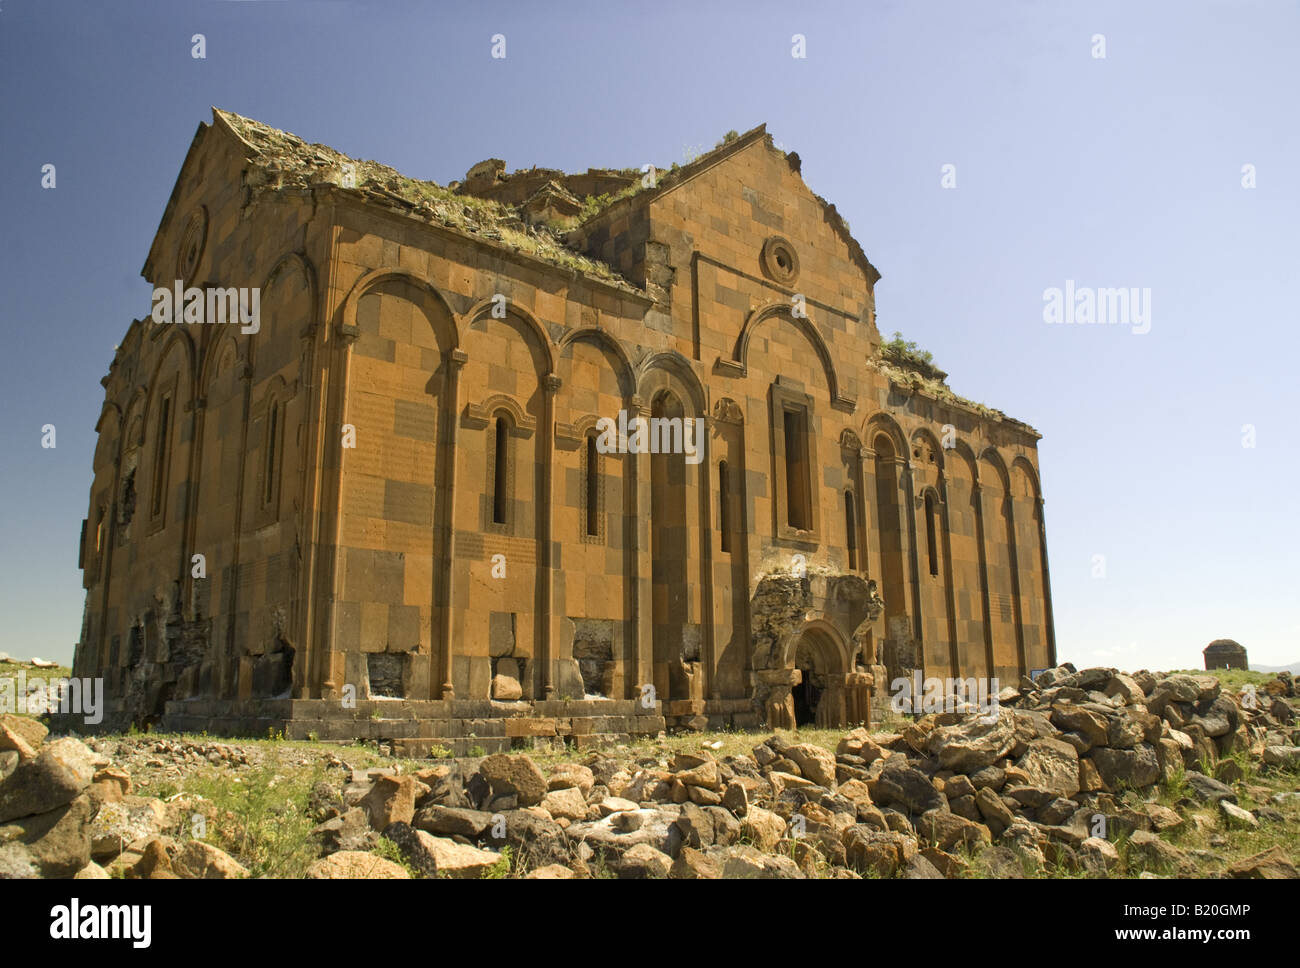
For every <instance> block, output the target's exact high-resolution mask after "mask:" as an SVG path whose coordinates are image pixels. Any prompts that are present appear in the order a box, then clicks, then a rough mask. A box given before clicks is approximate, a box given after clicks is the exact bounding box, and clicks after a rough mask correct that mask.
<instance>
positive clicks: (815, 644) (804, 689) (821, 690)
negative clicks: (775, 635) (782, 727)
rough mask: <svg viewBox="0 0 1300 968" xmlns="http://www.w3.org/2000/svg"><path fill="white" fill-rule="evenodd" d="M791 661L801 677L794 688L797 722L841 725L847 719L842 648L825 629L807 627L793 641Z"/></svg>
mask: <svg viewBox="0 0 1300 968" xmlns="http://www.w3.org/2000/svg"><path fill="white" fill-rule="evenodd" d="M791 661H792V663H793V666H794V668H796V669H798V670H799V673H800V681H799V682H798V683H797V684H796V685H795V686H794V687H793V689H792V690H791V698H792V699H793V700H794V724H795V726H796V727H799V726H822V727H827V726H838V725H840V724H841V723H842V722H843V721H844V675H845V672H846V671H847V670H846V669H845V667H844V656H843V650H842V649H841V648H840V647H839V645H838V644H837V643H836V642H835V640H834V638H833V637H832V636H831V634H830V633H828V632H827V631H826V630H824V629H822V628H818V627H812V628H807V629H804V631H803V632H802V633H800V635H799V636H798V638H797V639H795V641H794V642H793V643H792V648H791Z"/></svg>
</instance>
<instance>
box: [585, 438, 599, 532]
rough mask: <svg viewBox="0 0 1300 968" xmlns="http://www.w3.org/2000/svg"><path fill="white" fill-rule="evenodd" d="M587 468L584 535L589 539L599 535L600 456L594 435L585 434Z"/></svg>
mask: <svg viewBox="0 0 1300 968" xmlns="http://www.w3.org/2000/svg"><path fill="white" fill-rule="evenodd" d="M586 458H587V466H586V467H585V468H584V469H583V470H584V474H583V482H584V485H585V489H586V492H587V493H586V497H587V501H586V515H585V518H586V521H585V523H584V528H583V530H584V533H585V534H586V535H587V537H589V538H595V537H598V536H599V535H600V455H599V453H598V452H597V450H596V434H595V432H594V431H592V432H591V433H588V434H587V454H586Z"/></svg>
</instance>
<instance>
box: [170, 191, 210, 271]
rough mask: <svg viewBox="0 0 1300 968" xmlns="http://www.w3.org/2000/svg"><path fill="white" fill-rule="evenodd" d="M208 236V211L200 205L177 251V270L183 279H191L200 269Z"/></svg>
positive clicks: (182, 236)
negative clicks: (200, 261)
mask: <svg viewBox="0 0 1300 968" xmlns="http://www.w3.org/2000/svg"><path fill="white" fill-rule="evenodd" d="M207 238H208V213H207V210H206V209H204V208H203V207H201V206H200V207H199V209H198V210H197V211H196V212H195V213H194V214H193V215H191V216H190V220H189V222H188V223H186V225H185V231H184V232H183V233H182V234H181V244H180V248H179V249H178V250H177V253H176V271H177V272H178V273H179V277H180V278H181V279H184V280H186V281H189V280H190V279H193V278H194V276H195V274H196V273H197V272H198V271H199V260H201V259H202V258H203V245H204V243H205V242H206V241H207Z"/></svg>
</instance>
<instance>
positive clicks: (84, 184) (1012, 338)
mask: <svg viewBox="0 0 1300 968" xmlns="http://www.w3.org/2000/svg"><path fill="white" fill-rule="evenodd" d="M196 33H202V34H203V35H204V37H205V42H206V51H205V53H206V58H204V59H201V60H200V59H195V58H194V57H192V56H191V52H192V41H191V38H192V36H193V35H194V34H196ZM494 34H503V35H505V38H506V57H505V58H504V59H494V58H493V57H492V56H491V47H492V37H493V35H494ZM795 34H802V35H803V36H804V38H805V45H806V47H805V52H806V56H805V57H803V58H796V57H793V56H791V54H792V46H793V44H792V38H793V36H794V35H795ZM1098 34H1100V35H1102V37H1103V38H1104V47H1105V49H1104V54H1105V56H1104V57H1099V56H1095V55H1096V54H1098V53H1100V52H1101V49H1100V46H1099V42H1098V40H1097V39H1095V35H1098ZM1298 53H1300V12H1298V10H1297V6H1296V4H1294V3H1280V2H1261V3H1251V2H1240V3H1202V2H1181V0H1180V2H1143V3H1137V4H1135V3H1131V2H1119V3H1087V4H1084V3H1066V2H1059V3H1058V2H1053V3H1020V2H1008V0H999V2H996V3H983V2H971V0H960V2H953V3H947V2H914V3H902V2H899V3H876V2H848V3H843V4H833V3H820V2H819V3H788V2H785V3H770V2H762V0H757V2H755V0H751V2H743V3H741V2H734V3H733V2H709V3H702V2H698V0H696V2H690V3H684V2H676V0H669V2H656V3H654V4H637V3H627V4H624V3H614V2H602V3H543V2H540V0H531V2H523V3H507V2H494V3H485V4H480V3H461V4H442V3H355V2H320V3H308V2H301V0H284V2H274V0H261V2H259V0H248V2H230V0H202V2H188V0H180V2H157V3H154V2H121V3H103V2H101V0H96V2H85V3H81V2H76V3H74V2H64V0H39V2H38V0H0V80H3V83H2V84H0V213H2V215H3V224H4V231H3V234H2V236H0V238H2V239H3V246H4V249H3V258H2V259H0V325H3V334H4V344H3V345H4V352H3V353H0V401H2V402H3V406H4V411H3V419H0V630H2V631H0V651H6V652H10V653H12V654H14V655H17V656H22V657H27V656H31V655H33V654H35V655H40V656H42V657H44V658H57V659H63V660H67V659H69V658H70V657H71V655H72V649H73V645H74V643H75V642H76V639H77V637H78V634H79V631H80V625H81V616H82V606H83V601H84V593H83V592H82V590H81V579H80V572H79V571H78V569H77V567H76V565H77V548H78V540H79V533H80V527H81V520H82V518H83V517H85V516H86V514H87V504H88V500H89V497H88V494H89V486H90V479H91V475H90V472H91V457H92V454H93V449H94V442H95V434H94V429H93V428H94V424H95V421H96V419H97V417H98V415H99V411H100V406H101V404H102V402H103V390H102V388H101V387H100V385H99V380H100V378H101V377H102V376H103V375H104V374H105V373H107V370H108V365H109V362H110V361H111V360H112V356H113V349H114V346H115V344H116V343H117V342H118V341H119V340H120V339H121V338H122V336H123V334H124V333H125V332H126V329H127V326H128V325H129V324H130V321H131V320H132V318H134V317H140V316H144V315H146V314H147V312H148V310H149V288H148V286H147V284H146V283H145V282H144V280H143V279H141V278H140V275H139V271H140V267H141V266H142V265H143V263H144V260H145V256H146V254H147V252H148V249H149V245H150V243H151V241H152V239H153V234H154V232H155V231H156V229H157V227H158V222H159V220H160V219H161V217H162V212H163V208H164V206H165V205H166V202H167V198H168V195H169V194H170V192H171V189H172V185H173V183H174V181H175V178H176V175H177V172H178V171H179V169H180V165H181V162H182V160H183V159H184V157H185V152H186V150H187V148H188V147H189V144H190V140H191V138H192V137H193V135H194V132H195V130H196V128H197V126H198V125H199V124H200V123H201V122H204V121H208V120H210V118H211V114H210V110H209V106H211V105H215V106H218V107H222V108H226V109H229V110H232V111H236V112H238V113H240V114H245V115H248V116H250V117H253V118H256V119H258V120H261V121H264V122H267V123H268V124H271V125H274V126H276V127H279V128H284V129H286V130H289V131H292V132H294V133H295V134H297V135H299V136H301V137H303V138H305V139H306V140H307V141H314V142H321V143H324V144H328V145H331V146H333V147H335V148H338V149H339V150H341V151H344V152H347V153H348V154H351V155H354V156H357V157H360V158H367V159H374V160H377V161H381V162H384V163H385V164H389V165H391V166H393V167H395V168H397V169H398V170H399V171H402V172H404V173H406V174H409V175H411V176H414V177H417V178H427V179H433V180H435V181H438V182H440V183H443V184H445V183H447V182H448V181H451V180H453V179H457V178H461V177H463V175H464V173H465V172H466V170H467V169H468V168H469V167H470V165H472V164H473V163H475V162H477V161H480V160H482V159H484V158H489V157H497V158H504V159H505V160H506V162H507V166H508V168H509V169H511V170H513V169H515V168H525V167H529V166H531V165H534V164H537V165H544V166H549V167H557V168H564V169H568V170H585V169H586V168H588V167H605V166H611V167H614V166H616V167H623V166H640V165H642V164H645V163H655V164H657V165H659V166H660V167H666V166H668V165H670V164H671V163H672V162H674V161H676V162H679V163H680V162H684V161H685V160H686V159H687V157H689V156H690V155H691V154H693V153H696V152H699V151H701V150H705V149H708V148H711V147H713V145H714V144H715V143H716V142H717V141H719V140H720V139H721V137H722V135H723V134H724V133H725V132H727V131H728V130H730V129H736V130H738V131H744V130H746V129H748V128H751V127H753V126H754V125H756V124H759V123H761V122H766V123H767V126H768V131H769V132H770V133H771V134H772V135H773V137H774V138H775V140H776V142H777V143H778V144H780V145H782V146H783V147H784V148H786V149H787V150H795V151H798V152H799V154H800V156H801V158H802V159H803V177H804V178H805V180H806V181H807V182H808V184H809V185H810V186H811V187H812V189H813V190H814V191H815V192H817V193H818V194H820V195H822V196H824V197H825V198H827V199H829V200H830V201H832V202H834V203H835V205H836V206H837V207H838V209H839V210H840V212H841V213H843V215H844V216H845V217H846V218H847V219H848V221H849V223H850V224H851V226H852V230H853V233H854V235H855V236H856V237H857V239H858V240H859V241H860V242H861V243H862V246H863V248H864V249H865V250H866V252H867V255H868V257H869V258H870V259H871V260H872V262H873V263H874V264H875V265H876V266H877V267H878V268H879V269H880V271H881V273H882V276H883V278H882V279H881V281H880V283H879V285H878V287H877V308H878V311H879V324H880V328H881V331H882V332H883V333H884V334H885V335H886V336H888V335H889V334H891V333H892V332H893V331H894V330H901V331H902V332H903V334H904V336H905V337H906V338H907V339H910V340H915V341H917V342H918V343H920V344H921V346H922V347H924V348H926V349H929V350H930V351H932V352H933V353H934V356H935V360H936V362H937V363H938V364H939V365H940V366H941V367H943V368H944V369H946V370H948V371H949V373H950V377H949V383H950V384H951V386H952V387H953V389H955V390H956V391H957V392H958V393H961V394H963V395H965V396H967V397H971V398H973V399H976V400H979V401H981V402H983V403H986V404H988V405H990V406H993V407H997V408H998V409H1001V410H1003V411H1005V412H1006V413H1008V414H1010V415H1011V416H1014V417H1017V418H1019V419H1022V420H1025V421H1026V422H1028V423H1030V424H1032V425H1033V426H1034V427H1036V428H1037V429H1038V430H1039V431H1040V432H1041V433H1042V434H1043V440H1042V441H1041V444H1040V458H1041V465H1042V479H1043V488H1044V494H1045V496H1046V498H1047V504H1046V520H1047V536H1048V557H1049V562H1050V566H1051V577H1052V592H1053V602H1054V606H1055V613H1056V634H1057V641H1058V651H1059V656H1060V658H1061V659H1062V660H1067V659H1068V660H1071V661H1073V662H1075V663H1076V664H1081V665H1098V664H1103V665H1118V666H1120V667H1123V668H1128V669H1136V668H1140V667H1143V666H1145V667H1149V668H1173V667H1187V666H1196V665H1199V664H1200V661H1201V656H1200V650H1201V649H1202V648H1203V647H1204V646H1205V645H1206V644H1207V643H1209V642H1210V640H1212V639H1215V638H1219V637H1229V638H1234V639H1237V640H1238V641H1240V642H1241V643H1242V644H1243V645H1245V646H1246V648H1247V649H1248V650H1249V653H1250V659H1251V662H1252V664H1268V665H1281V664H1286V663H1291V662H1295V661H1297V660H1300V609H1298V608H1297V606H1298V605H1300V602H1298V600H1297V580H1296V579H1297V576H1296V566H1297V553H1296V547H1297V539H1300V534H1298V533H1297V531H1298V529H1297V526H1296V520H1297V519H1296V512H1295V509H1294V506H1293V501H1292V498H1291V497H1290V490H1289V489H1290V488H1291V487H1292V486H1294V485H1295V484H1296V476H1297V474H1296V472H1297V469H1298V462H1297V457H1296V453H1297V451H1296V445H1295V441H1294V438H1295V429H1294V428H1295V423H1296V419H1297V409H1298V408H1297V403H1298V402H1300V389H1297V379H1296V374H1295V368H1296V359H1297V356H1298V355H1300V353H1298V351H1300V337H1298V336H1297V324H1298V323H1300V318H1298V315H1300V314H1298V313H1297V302H1296V296H1295V294H1294V293H1292V292H1291V291H1289V290H1288V289H1287V287H1288V286H1289V285H1293V284H1295V279H1296V265H1297V256H1298V255H1300V243H1298V242H1297V226H1298V225H1300V125H1297V107H1296V104H1297V101H1296V98H1297V92H1300V57H1298V56H1297V54H1298ZM47 164H52V165H55V166H56V167H55V173H56V175H55V177H56V183H55V187H54V188H51V189H46V188H42V184H41V182H42V166H43V165H47ZM945 165H953V166H955V178H956V187H953V188H945V187H943V184H942V179H943V174H944V168H943V166H945ZM1247 165H1250V166H1253V169H1250V170H1249V171H1253V177H1254V185H1255V187H1253V188H1247V187H1244V186H1243V179H1246V180H1247V181H1248V180H1249V178H1248V175H1244V174H1243V168H1244V166H1247ZM1067 280H1072V281H1073V285H1074V286H1075V287H1077V288H1080V289H1084V288H1091V289H1102V288H1113V287H1126V288H1127V287H1133V288H1136V289H1138V290H1139V291H1141V290H1149V291H1150V304H1149V322H1150V325H1149V330H1148V331H1147V332H1145V333H1139V332H1138V331H1137V330H1138V329H1141V328H1145V324H1143V325H1142V326H1134V325H1132V324H1129V325H1123V324H1117V325H1078V324H1075V325H1064V324H1061V325H1053V324H1049V323H1047V322H1045V320H1044V305H1045V304H1044V291H1045V290H1048V289H1051V288H1059V289H1064V288H1065V286H1066V283H1067ZM45 424H54V425H55V427H56V438H55V440H56V446H55V447H54V448H53V449H47V448H42V446H41V440H42V427H43V425H45ZM1246 425H1250V427H1251V428H1253V444H1254V446H1243V442H1245V443H1250V442H1251V438H1250V433H1251V431H1249V430H1247V429H1244V428H1246ZM1099 555H1100V556H1104V561H1102V562H1099V560H1098V559H1097V558H1096V556H1099ZM1099 563H1100V564H1103V565H1104V577H1099V576H1098V574H1097V573H1098V571H1099V568H1098V565H1099Z"/></svg>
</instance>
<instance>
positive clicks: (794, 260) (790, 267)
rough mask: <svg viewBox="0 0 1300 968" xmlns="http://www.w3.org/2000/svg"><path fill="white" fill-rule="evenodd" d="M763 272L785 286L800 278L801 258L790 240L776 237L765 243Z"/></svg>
mask: <svg viewBox="0 0 1300 968" xmlns="http://www.w3.org/2000/svg"><path fill="white" fill-rule="evenodd" d="M762 262H763V271H764V272H766V273H767V274H768V275H769V276H770V277H771V278H772V279H774V280H775V281H776V282H779V283H780V284H781V285H783V286H791V285H794V282H795V280H796V279H798V278H799V256H798V254H797V253H796V252H795V251H794V246H793V245H791V244H790V241H789V239H783V238H781V236H779V235H774V236H772V237H771V238H770V239H768V240H767V241H766V242H764V243H763V256H762Z"/></svg>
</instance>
